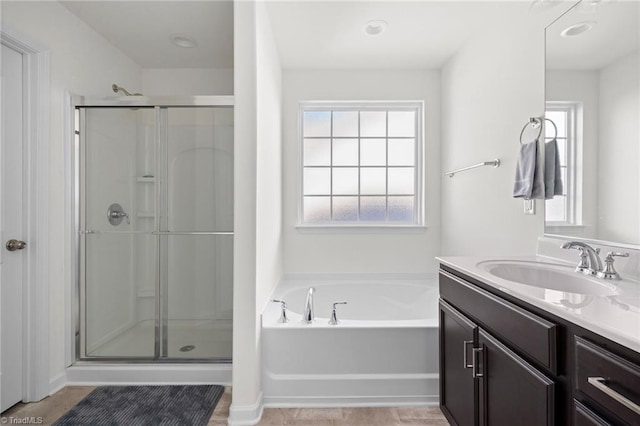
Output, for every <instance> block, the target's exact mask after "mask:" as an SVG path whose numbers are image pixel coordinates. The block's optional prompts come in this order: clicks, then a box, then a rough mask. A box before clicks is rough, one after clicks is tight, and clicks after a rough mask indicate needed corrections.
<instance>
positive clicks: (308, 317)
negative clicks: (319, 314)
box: [302, 287, 316, 324]
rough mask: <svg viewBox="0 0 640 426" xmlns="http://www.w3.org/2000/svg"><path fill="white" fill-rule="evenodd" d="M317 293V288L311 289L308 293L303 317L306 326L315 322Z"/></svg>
mask: <svg viewBox="0 0 640 426" xmlns="http://www.w3.org/2000/svg"><path fill="white" fill-rule="evenodd" d="M315 291H316V289H315V287H309V291H307V300H306V301H305V302H304V315H303V316H302V322H303V323H305V324H311V323H312V322H313V318H314V316H313V293H314V292H315Z"/></svg>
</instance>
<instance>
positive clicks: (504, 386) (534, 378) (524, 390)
mask: <svg viewBox="0 0 640 426" xmlns="http://www.w3.org/2000/svg"><path fill="white" fill-rule="evenodd" d="M478 348H479V350H478V354H477V359H476V360H475V362H476V363H478V364H479V365H478V367H477V368H478V375H479V376H480V386H479V393H480V404H479V411H480V413H479V418H480V425H481V426H483V425H493V426H504V425H531V426H538V425H553V424H554V383H553V381H552V380H551V379H549V378H548V377H546V376H545V375H543V374H542V373H540V372H539V371H538V370H536V369H535V368H534V367H532V366H531V365H530V364H528V363H527V362H526V361H524V360H523V359H522V358H520V357H519V356H518V355H516V354H515V353H513V352H512V351H511V350H510V349H508V348H507V347H506V346H504V345H503V344H502V343H500V342H499V341H498V340H496V339H495V338H494V337H492V336H491V335H490V334H488V333H487V332H486V331H484V330H483V329H480V330H479V332H478Z"/></svg>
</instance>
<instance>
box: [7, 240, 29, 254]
mask: <svg viewBox="0 0 640 426" xmlns="http://www.w3.org/2000/svg"><path fill="white" fill-rule="evenodd" d="M26 246H27V243H25V242H24V241H18V240H9V241H7V244H6V247H7V250H9V251H16V250H22V249H24V248H25V247H26Z"/></svg>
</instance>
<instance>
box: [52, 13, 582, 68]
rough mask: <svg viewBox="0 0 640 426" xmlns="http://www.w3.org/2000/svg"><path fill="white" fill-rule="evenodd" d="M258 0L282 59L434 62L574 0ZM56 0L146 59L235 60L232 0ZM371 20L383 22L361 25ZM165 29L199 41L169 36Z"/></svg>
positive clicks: (227, 64)
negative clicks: (485, 34) (487, 33)
mask: <svg viewBox="0 0 640 426" xmlns="http://www.w3.org/2000/svg"><path fill="white" fill-rule="evenodd" d="M240 1H242V0H240ZM262 1H264V2H266V5H267V10H268V14H269V17H270V20H271V26H272V30H273V33H274V37H275V40H276V43H277V45H278V51H279V53H280V57H281V62H282V66H283V68H285V69H291V68H314V69H326V68H333V69H358V68H398V69H425V68H427V69H434V68H440V67H442V66H443V65H444V63H445V62H446V61H447V60H448V59H449V58H450V57H451V56H453V55H454V54H455V53H456V52H458V51H459V50H460V49H461V48H462V46H463V45H464V44H465V43H466V42H467V41H468V40H469V39H470V38H472V37H474V35H475V34H477V33H478V32H479V31H481V30H484V29H486V28H491V27H492V26H500V25H501V23H502V24H504V23H505V22H509V21H512V22H513V21H514V19H529V18H531V17H537V18H539V17H541V16H543V15H544V17H545V19H547V21H546V22H550V20H548V17H549V16H557V15H559V14H560V13H561V9H562V8H557V7H556V6H557V5H558V4H562V3H564V4H565V5H566V4H567V2H570V3H573V1H575V0H564V1H562V0H534V1H533V2H532V1H531V0H522V1H518V0H510V1H508V2H507V1H486V0H470V1H458V0H406V1H405V0H386V1H381V0H323V1H317V0H262ZM60 3H61V4H62V5H63V6H64V7H66V8H67V9H68V10H69V11H70V12H72V13H73V14H75V15H76V16H77V17H79V18H80V19H81V20H83V21H84V22H85V23H86V24H87V25H88V26H90V27H91V28H93V29H94V30H95V31H97V32H98V33H100V34H101V35H102V36H103V37H105V38H106V39H107V40H108V41H109V42H110V43H112V44H113V45H115V46H116V47H118V48H119V49H120V50H122V51H123V52H124V53H125V54H126V55H127V56H129V57H130V58H131V59H133V60H134V61H135V62H136V63H138V64H139V65H140V66H141V67H143V68H233V1H232V0H201V1H195V0H173V1H171V0H168V1H166V0H130V1H122V0H121V1H118V0H80V1H78V0H74V1H61V2H60ZM545 14H546V15H545ZM371 20H384V21H386V22H387V23H388V28H387V30H386V31H385V32H384V33H382V34H380V35H378V36H369V35H366V34H365V32H364V31H363V28H364V26H365V24H366V23H367V22H368V21H371ZM516 22H517V21H516ZM172 34H186V35H189V36H192V37H194V38H195V39H196V40H197V43H198V44H197V47H195V48H186V49H185V48H180V47H177V46H175V45H174V44H173V43H171V41H170V36H171V35H172ZM507 36H508V35H507Z"/></svg>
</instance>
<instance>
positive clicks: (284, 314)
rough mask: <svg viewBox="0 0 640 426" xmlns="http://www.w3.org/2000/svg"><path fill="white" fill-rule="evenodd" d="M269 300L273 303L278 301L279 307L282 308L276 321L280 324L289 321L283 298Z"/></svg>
mask: <svg viewBox="0 0 640 426" xmlns="http://www.w3.org/2000/svg"><path fill="white" fill-rule="evenodd" d="M271 301H272V302H275V303H279V304H280V309H282V312H281V313H280V319H278V322H279V323H282V324H284V323H287V322H289V319H288V318H287V302H285V301H284V300H277V299H271Z"/></svg>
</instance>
